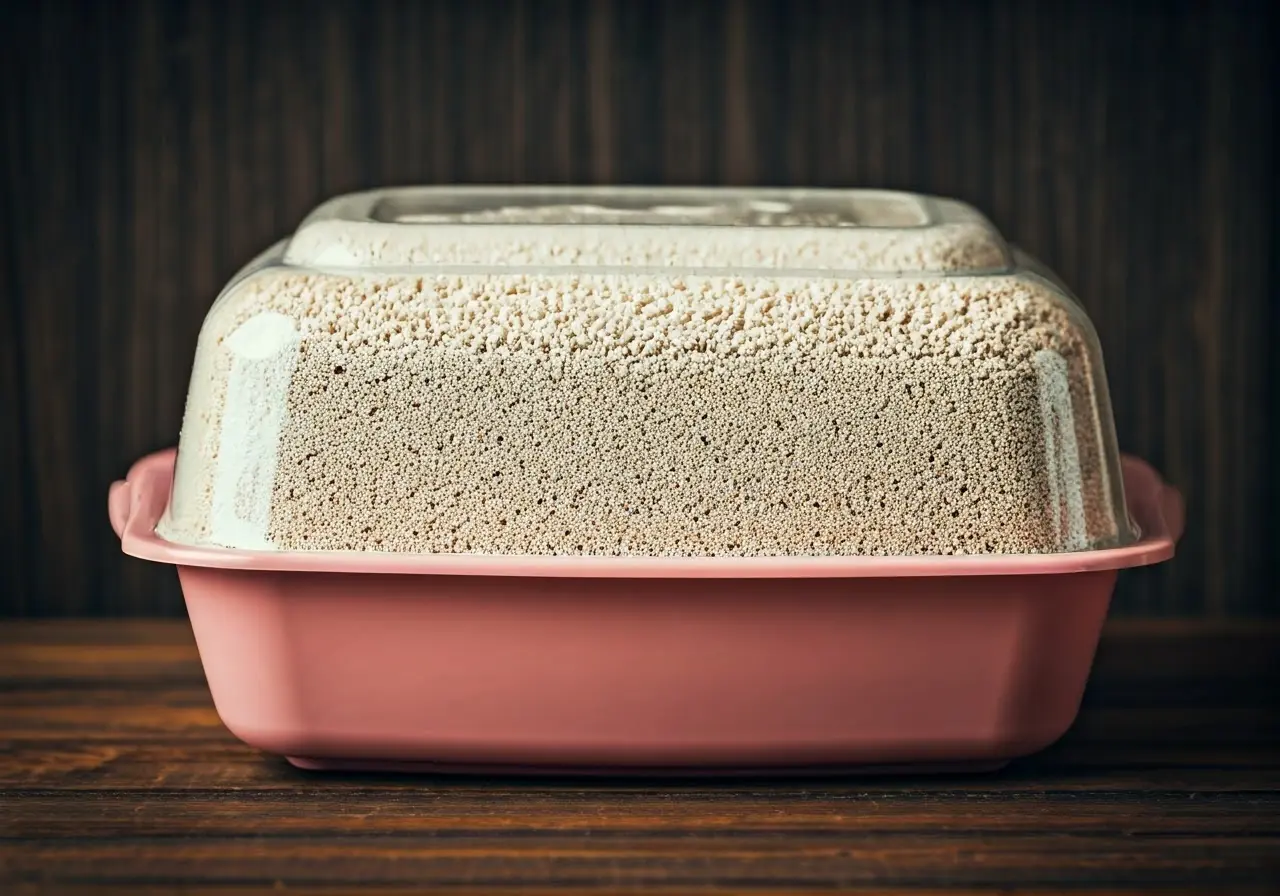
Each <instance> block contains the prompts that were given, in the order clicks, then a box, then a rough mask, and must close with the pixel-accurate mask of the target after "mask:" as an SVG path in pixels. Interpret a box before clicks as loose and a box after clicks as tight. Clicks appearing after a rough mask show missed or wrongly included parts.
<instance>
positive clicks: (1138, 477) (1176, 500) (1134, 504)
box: [1120, 454, 1187, 543]
mask: <svg viewBox="0 0 1280 896" xmlns="http://www.w3.org/2000/svg"><path fill="white" fill-rule="evenodd" d="M1120 468H1121V470H1122V472H1123V473H1124V486H1125V493H1126V497H1128V499H1129V503H1130V505H1131V508H1132V510H1133V511H1134V516H1137V517H1138V518H1139V520H1141V521H1148V520H1149V521H1151V522H1154V523H1155V524H1156V526H1157V527H1158V528H1159V529H1163V530H1164V532H1166V533H1168V535H1169V537H1170V538H1171V539H1173V541H1174V542H1175V543H1176V542H1177V541H1178V539H1179V538H1181V537H1182V530H1183V528H1184V527H1185V526H1186V521H1187V508H1186V502H1185V501H1183V499H1182V493H1181V492H1180V491H1178V490H1177V489H1176V488H1174V487H1173V486H1172V485H1169V484H1168V483H1167V482H1165V481H1164V479H1163V478H1162V477H1161V476H1160V474H1159V473H1157V472H1156V469H1155V467H1153V466H1151V464H1149V463H1147V462H1146V461H1145V460H1141V459H1139V458H1137V457H1134V456H1133V455H1132V454H1122V455H1120ZM1143 528H1144V529H1146V528H1151V527H1149V526H1146V525H1144V526H1143ZM1153 534H1154V533H1153Z"/></svg>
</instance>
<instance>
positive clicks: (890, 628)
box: [110, 452, 1182, 774]
mask: <svg viewBox="0 0 1280 896" xmlns="http://www.w3.org/2000/svg"><path fill="white" fill-rule="evenodd" d="M172 464H173V455H172V452H166V453H163V454H159V455H153V456H152V457H149V458H145V459H144V460H142V461H140V462H139V463H138V465H136V466H135V467H134V469H133V470H132V471H131V472H130V475H129V479H128V481H127V483H117V484H116V485H115V486H113V487H112V492H111V500H110V507H111V515H112V521H113V524H114V525H115V526H116V529H117V531H118V532H120V533H121V534H122V542H123V547H124V550H125V552H126V553H129V554H132V555H134V556H141V557H145V558H148V559H154V560H159V561H162V562H170V563H174V564H176V565H177V566H178V574H179V577H180V579H181V582H182V589H183V593H184V595H185V598H186V602H187V607H188V610H189V613H190V616H191V623H192V628H193V630H194V632H195V636H196V641H197V644H198V646H199V650H200V657H201V661H202V663H203V665H204V669H205V673H206V675H207V677H208V680H209V686H210V690H211V691H212V694H213V698H214V702H215V704H216V706H217V709H218V713H219V715H220V716H221V717H222V719H223V721H224V722H225V723H226V725H227V727H228V728H229V729H230V730H231V731H232V732H233V733H234V734H235V735H236V736H238V737H239V738H241V739H242V740H244V741H245V742H246V743H248V744H251V745H253V746H256V747H259V748H261V749H263V750H266V751H269V752H273V753H278V754H281V755H284V756H286V757H289V758H290V761H291V762H293V763H294V764H295V765H297V766H299V767H302V768H309V769H335V768H340V769H364V770H375V771H391V770H395V771H400V770H404V771H507V772H519V773H529V772H545V773H563V772H574V773H581V772H594V773H627V774H637V773H648V774H703V773H720V774H730V773H748V772H762V773H763V772H768V773H777V772H781V771H789V772H804V771H810V772H813V771H831V770H836V769H840V770H846V771H847V770H858V771H864V772H870V771H881V772H883V771H897V770H902V768H903V767H904V766H905V767H907V768H911V769H914V770H918V771H924V770H947V771H954V770H960V769H965V770H980V769H983V770H985V769H991V768H996V767H999V766H1000V765H1002V764H1003V763H1005V762H1007V761H1008V760H1009V759H1011V758H1014V757H1017V756H1022V755H1026V754H1028V753H1032V752H1035V751H1037V750H1039V749H1041V748H1043V747H1045V746H1047V745H1048V744H1050V743H1052V742H1053V741H1054V740H1056V739H1057V738H1058V737H1060V736H1061V735H1062V734H1063V732H1065V731H1066V730H1067V728H1068V727H1069V726H1070V725H1071V723H1072V721H1073V720H1074V718H1075V715H1076V712H1077V710H1078V708H1079V704H1080V698H1081V695H1082V693H1083V690H1084V686H1085V682H1086V680H1087V678H1088V674H1089V668H1090V665H1091V663H1092V660H1093V655H1094V651H1095V648H1096V646H1097V641H1098V636H1099V633H1100V630H1101V627H1102V623H1103V619H1104V618H1105V616H1106V612H1107V606H1108V603H1109V601H1110V597H1111V592H1112V588H1113V586H1114V584H1115V579H1116V571H1117V570H1118V569H1120V568H1124V567H1126V566H1136V565H1143V564H1148V563H1154V562H1158V561H1160V560H1163V559H1166V558H1167V557H1169V556H1171V555H1172V553H1173V546H1174V541H1175V540H1176V538H1177V536H1178V534H1179V533H1180V531H1181V525H1182V512H1181V503H1180V500H1179V499H1178V497H1177V494H1176V492H1174V491H1173V490H1172V489H1170V488H1169V487H1168V486H1165V485H1164V484H1163V483H1162V482H1161V481H1160V478H1159V476H1158V475H1157V474H1155V472H1154V471H1152V470H1151V468H1150V467H1148V466H1146V465H1145V464H1142V463H1141V462H1140V461H1136V460H1133V459H1131V458H1126V459H1125V474H1126V489H1127V491H1128V494H1129V503H1130V512H1131V514H1132V515H1133V517H1134V519H1135V521H1136V522H1137V523H1138V525H1139V526H1140V527H1141V530H1142V532H1143V535H1142V539H1141V541H1139V542H1138V543H1137V544H1134V545H1131V546H1127V547H1124V548H1117V549H1111V550H1105V551H1091V552H1083V553H1080V554H1057V555H1045V556H1041V557H1027V556H1018V557H960V558H938V557H925V558H900V557H899V558H857V557H854V558H754V559H753V560H750V561H742V560H731V559H727V558H723V559H721V558H699V559H696V560H680V559H652V560H650V559H646V558H626V559H618V558H574V557H555V558H518V557H517V558H509V557H507V558H495V557H476V556H470V557H465V556H464V557H437V556H432V557H421V556H419V557H408V556H404V555H368V554H362V555H342V554H327V555H326V554H297V553H284V552H281V553H275V554H266V553H259V554H254V553H250V552H244V551H231V550H223V549H216V548H191V547H185V546H181V545H174V544H169V543H167V542H164V541H163V540H162V539H160V538H158V537H157V536H156V535H155V533H154V529H155V524H156V521H157V520H158V518H159V515H160V513H161V512H162V511H163V508H164V506H165V504H166V502H167V499H168V487H169V483H170V482H171V478H172ZM886 767H888V768H886Z"/></svg>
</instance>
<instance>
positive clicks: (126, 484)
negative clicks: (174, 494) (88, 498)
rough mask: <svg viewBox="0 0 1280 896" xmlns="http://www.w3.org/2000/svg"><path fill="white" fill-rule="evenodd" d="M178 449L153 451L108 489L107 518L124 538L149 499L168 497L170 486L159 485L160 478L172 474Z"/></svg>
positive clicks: (159, 500) (164, 500)
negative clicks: (132, 520) (175, 450)
mask: <svg viewBox="0 0 1280 896" xmlns="http://www.w3.org/2000/svg"><path fill="white" fill-rule="evenodd" d="M174 456H175V452H174V450H173V449H172V448H170V449H168V450H166V451H157V452H156V453H155V454H149V455H147V456H146V457H144V458H142V459H141V460H140V461H138V462H137V463H135V464H134V465H133V466H132V467H131V468H130V469H129V472H128V474H127V475H126V476H125V477H124V479H117V480H116V481H115V482H113V483H111V487H110V488H109V489H108V490H107V517H108V518H109V519H110V520H111V528H112V530H114V531H115V533H116V536H117V537H119V538H121V539H123V538H124V530H125V527H126V526H128V524H129V520H130V519H132V518H133V516H134V514H136V513H137V512H138V509H139V507H140V505H141V504H142V503H143V502H144V501H146V502H157V501H158V502H160V505H161V506H162V505H163V503H164V502H166V501H167V500H168V496H169V490H168V488H157V482H156V479H157V477H172V475H173V461H174Z"/></svg>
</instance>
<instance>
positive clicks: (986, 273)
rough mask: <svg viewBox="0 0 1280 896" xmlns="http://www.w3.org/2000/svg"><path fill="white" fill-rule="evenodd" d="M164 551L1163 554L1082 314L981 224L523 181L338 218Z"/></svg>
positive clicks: (237, 333) (262, 270)
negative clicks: (1128, 494) (1127, 479)
mask: <svg viewBox="0 0 1280 896" xmlns="http://www.w3.org/2000/svg"><path fill="white" fill-rule="evenodd" d="M161 534H163V535H164V536H165V537H167V538H170V539H172V540H175V541H181V542H185V543H198V544H215V545H222V546H226V547H233V548H234V547H239V548H253V549H258V550H264V549H265V550H308V551H314V550H321V551H335V550H340V551H393V552H420V553H458V552H466V553H479V554H566V555H631V556H779V555H785V556H816V555H841V554H844V555H849V554H866V555H895V554H904V555H919V554H973V553H992V554H1009V553H1046V552H1060V551H1079V550H1089V549H1091V548H1097V547H1111V546H1115V545H1119V544H1125V543H1128V542H1130V541H1132V540H1133V539H1134V537H1135V535H1136V533H1135V532H1134V530H1133V527H1132V524H1131V523H1130V521H1129V519H1128V517H1127V515H1126V513H1125V505H1124V496H1123V493H1122V485H1121V478H1120V474H1119V455H1118V452H1117V450H1116V444H1115V433H1114V427H1113V423H1112V419H1111V408H1110V404H1109V399H1108V396H1107V391H1106V378H1105V374H1104V372H1103V367H1102V357H1101V352H1100V349H1099V347H1098V341H1097V338H1096V335H1095V334H1094V332H1093V329H1092V327H1091V325H1090V323H1089V321H1088V319H1087V317H1086V316H1085V314H1084V311H1083V309H1082V307H1081V306H1080V304H1079V303H1078V302H1076V301H1075V300H1074V299H1073V298H1072V297H1071V296H1070V294H1069V293H1068V292H1067V290H1066V289H1065V287H1063V286H1062V284H1061V283H1060V282H1059V281H1058V280H1057V279H1056V278H1054V277H1053V275H1052V274H1051V273H1050V272H1048V271H1047V269H1045V268H1044V267H1043V266H1041V265H1039V264H1038V263H1037V262H1035V261H1034V260H1033V259H1030V258H1028V257H1027V256H1025V255H1024V254H1023V253H1020V252H1018V251H1016V250H1013V249H1011V248H1010V247H1009V246H1008V244H1006V243H1005V241H1004V240H1003V239H1002V238H1001V236H1000V235H999V234H998V233H997V232H996V231H995V229H994V228H993V227H992V226H991V224H990V223H989V222H987V220H986V219H985V218H983V216H982V215H980V214H979V213H978V212H976V211H974V210H973V209H971V208H969V207H968V206H966V205H964V204H962V203H959V202H956V201H953V200H946V199H939V198H934V197H925V196H918V195H914V194H906V193H894V192H886V191H866V190H759V189H749V190H740V189H668V188H663V189H648V188H495V187H467V188H429V187H422V188H408V189H395V190H379V191H373V192H368V193H360V194H355V195H351V196H343V197H339V198H337V199H334V200H332V201H330V202H328V203H325V204H324V205H322V206H320V207H319V208H318V209H316V211H315V212H313V213H312V214H311V215H310V216H308V217H307V219H306V220H305V221H303V222H302V224H301V226H300V227H299V228H298V230H297V232H296V233H295V234H293V236H292V237H291V238H289V239H288V240H287V241H284V242H282V243H281V244H280V245H278V246H277V247H274V248H273V249H272V250H270V251H269V252H267V253H264V254H263V255H262V256H260V257H259V258H258V259H255V261H254V262H253V263H251V264H250V265H249V266H248V267H247V268H246V269H245V271H243V272H241V274H240V275H238V276H237V277H236V278H235V279H234V280H233V281H232V282H231V283H230V284H228V286H227V288H226V289H225V290H224V291H223V294H222V296H221V297H220V298H219V300H218V301H217V302H216V303H215V305H214V307H213V308H212V310H211V311H210V313H209V315H208V318H207V320H206V323H205V327H204V330H203V331H202V334H201V338H200V342H199V345H198V348H197V355H196V360H195V366H194V370H193V375H192V382H191V389H190V393H189V396H188V404H187V412H186V417H185V419H184V425H183V432H182V438H181V442H180V446H179V456H178V465H177V472H176V477H175V484H174V489H173V493H172V498H171V504H170V507H169V510H168V512H167V514H166V516H165V518H164V520H163V522H162V527H161Z"/></svg>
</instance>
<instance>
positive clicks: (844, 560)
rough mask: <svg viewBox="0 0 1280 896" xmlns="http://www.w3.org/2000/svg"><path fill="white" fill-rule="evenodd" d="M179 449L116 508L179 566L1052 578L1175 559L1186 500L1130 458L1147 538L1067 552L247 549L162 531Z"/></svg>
mask: <svg viewBox="0 0 1280 896" xmlns="http://www.w3.org/2000/svg"><path fill="white" fill-rule="evenodd" d="M176 453H177V452H176V450H175V449H172V448H170V449H167V450H165V451H159V452H156V453H155V454H150V455H147V456H146V457H144V458H142V459H141V460H139V461H138V462H137V463H135V464H134V465H133V467H132V468H131V469H130V470H129V474H128V476H127V478H126V479H125V480H123V481H117V482H115V483H113V484H112V485H111V490H110V492H109V495H108V501H107V504H108V511H109V514H110V517H111V525H112V528H114V529H115V531H116V534H117V535H119V536H120V545H121V550H123V551H124V553H126V554H128V555H129V556H131V557H137V558H139V559H142V560H151V561H154V562H157V563H169V564H173V565H176V566H201V567H210V568H215V569H245V570H273V571H295V572H342V573H388V574H397V575H455V576H538V577H554V578H564V577H572V578H630V579H635V578H643V579H688V578H705V579H726V578H729V579H734V578H737V579H742V578H750V579H767V578H786V579H791V578H868V577H882V576H889V577H907V576H990V575H1053V574H1061V573H1076V572H1094V571H1098V570H1107V569H1127V568H1130V567H1134V566H1149V565H1151V564H1154V563H1160V562H1162V561H1164V560H1168V559H1169V558H1170V557H1172V556H1173V553H1174V545H1175V543H1176V542H1177V539H1178V537H1179V536H1180V535H1181V534H1182V526H1183V504H1182V497H1181V495H1179V493H1178V491H1177V490H1176V489H1174V488H1172V487H1171V486H1169V485H1166V484H1165V483H1164V481H1163V480H1162V479H1161V478H1160V474H1158V473H1157V472H1156V471H1155V470H1154V469H1152V467H1151V466H1150V465H1148V464H1147V463H1145V462H1144V461H1141V460H1138V459H1137V458H1135V457H1131V456H1128V455H1124V456H1122V458H1121V462H1122V468H1123V473H1124V484H1125V492H1126V495H1127V500H1128V505H1129V513H1130V515H1131V516H1132V517H1133V520H1134V522H1135V523H1136V524H1137V525H1138V528H1139V530H1140V532H1141V537H1140V538H1139V540H1138V541H1136V542H1134V543H1133V544H1129V545H1125V546H1123V547H1117V548H1106V549H1102V550H1093V551H1077V552H1071V553H1060V554H986V555H966V556H935V555H925V556H899V557H858V556H841V557H583V556H537V555H516V554H513V555H498V554H389V553H374V552H332V551H314V552H308V551H245V550H236V549H232V548H219V547H205V546H193V545H182V544H176V543H173V542H169V541H166V540H165V539H163V538H161V537H160V536H159V535H157V534H156V531H155V528H156V524H157V523H158V522H159V520H160V517H161V515H162V514H163V513H164V509H165V507H166V506H167V505H168V502H169V490H170V488H171V487H172V485H173V466H174V460H175V457H176Z"/></svg>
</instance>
